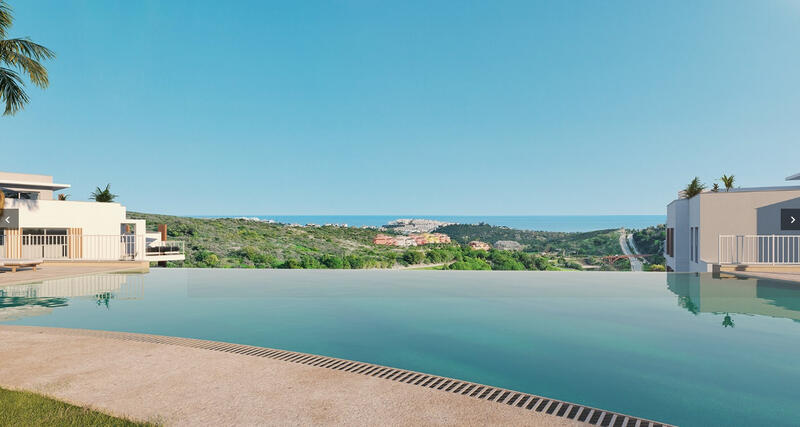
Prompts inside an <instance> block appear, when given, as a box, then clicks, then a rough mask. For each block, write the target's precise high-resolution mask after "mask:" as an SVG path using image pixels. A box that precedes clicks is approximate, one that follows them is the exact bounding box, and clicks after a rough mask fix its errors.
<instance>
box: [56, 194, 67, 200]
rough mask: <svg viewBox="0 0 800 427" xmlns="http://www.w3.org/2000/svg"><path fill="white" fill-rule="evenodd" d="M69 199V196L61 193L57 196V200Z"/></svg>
mask: <svg viewBox="0 0 800 427" xmlns="http://www.w3.org/2000/svg"><path fill="white" fill-rule="evenodd" d="M67 199H69V194H65V193H61V194H59V195H58V200H67Z"/></svg>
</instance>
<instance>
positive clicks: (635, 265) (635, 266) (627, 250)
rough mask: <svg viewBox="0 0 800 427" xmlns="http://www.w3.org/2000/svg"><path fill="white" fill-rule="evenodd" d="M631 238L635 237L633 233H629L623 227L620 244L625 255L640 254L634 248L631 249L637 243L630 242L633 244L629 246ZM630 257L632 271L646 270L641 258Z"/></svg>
mask: <svg viewBox="0 0 800 427" xmlns="http://www.w3.org/2000/svg"><path fill="white" fill-rule="evenodd" d="M629 239H630V240H632V239H633V235H632V234H628V233H627V232H626V231H625V230H624V229H623V230H622V233H620V235H619V246H620V247H621V248H622V253H623V254H625V255H636V254H638V252H636V251H635V250H634V249H631V248H632V247H633V248H635V245H634V244H633V242H630V244H631V246H630V247H629V246H628V240H629ZM629 259H630V260H631V271H644V269H643V268H642V261H641V260H639V258H629Z"/></svg>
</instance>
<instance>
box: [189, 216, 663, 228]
mask: <svg viewBox="0 0 800 427" xmlns="http://www.w3.org/2000/svg"><path fill="white" fill-rule="evenodd" d="M223 217H225V218H239V217H246V218H258V219H261V220H273V221H276V222H280V223H285V224H303V225H305V224H320V225H322V224H347V225H349V226H355V227H361V226H374V227H380V226H382V225H386V224H387V223H388V222H389V221H392V220H395V219H398V218H424V219H435V220H438V221H445V222H456V223H460V224H478V223H481V222H483V223H486V224H491V225H499V226H506V227H510V228H516V229H520V230H536V231H567V232H570V231H592V230H605V229H611V228H621V227H625V228H627V229H641V228H646V227H650V226H652V225H657V224H664V223H665V222H666V220H667V217H666V215H528V216H458V215H225V216H223ZM203 218H210V216H204V217H203ZM215 218H220V217H219V216H216V217H215Z"/></svg>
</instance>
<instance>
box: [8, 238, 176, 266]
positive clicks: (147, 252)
mask: <svg viewBox="0 0 800 427" xmlns="http://www.w3.org/2000/svg"><path fill="white" fill-rule="evenodd" d="M0 258H6V259H30V258H42V259H44V260H45V261H66V260H75V261H180V260H183V259H184V258H185V250H184V242H182V241H156V242H149V243H148V242H147V239H146V238H145V236H144V235H132V234H122V235H86V234H83V235H81V234H78V235H75V234H72V235H35V234H27V235H26V234H23V235H6V236H2V235H0Z"/></svg>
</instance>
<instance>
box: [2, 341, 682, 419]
mask: <svg viewBox="0 0 800 427" xmlns="http://www.w3.org/2000/svg"><path fill="white" fill-rule="evenodd" d="M1 328H3V329H11V330H13V329H22V330H38V331H41V332H40V333H44V332H46V333H55V334H61V335H73V336H90V337H98V338H110V339H117V340H123V341H136V342H145V343H153V344H168V345H176V346H181V347H192V348H200V349H205V350H213V351H221V352H225V353H235V354H241V355H245V356H253V357H264V358H268V359H275V360H281V361H285V362H291V363H299V364H303V365H308V366H315V367H319V368H327V369H336V370H342V371H345V372H350V373H353V374H360V375H367V376H372V377H376V378H383V379H387V380H391V381H397V382H401V383H405V384H413V385H416V386H419V387H428V388H433V389H437V390H442V391H445V392H448V393H454V394H461V395H465V396H470V397H473V398H476V399H481V400H488V401H495V402H496V403H503V404H507V405H510V406H514V407H517V408H520V409H522V410H529V411H536V412H544V413H547V414H551V415H553V416H556V417H563V418H567V419H570V420H575V421H581V422H586V423H589V424H593V425H599V426H603V427H605V426H613V427H670V425H669V424H663V423H657V422H655V421H649V420H646V419H644V418H636V417H631V416H629V415H624V414H618V413H615V412H608V411H603V410H601V409H597V408H591V407H588V406H582V405H578V404H574V403H569V402H563V401H560V400H553V399H547V398H544V397H541V396H535V395H532V394H527V393H521V392H517V391H514V390H505V389H500V388H494V387H489V386H485V385H481V384H475V383H470V382H465V381H461V380H455V379H452V378H446V377H440V376H437V375H428V374H423V373H420V372H413V371H407V370H404V369H396V368H389V367H386V366H380V365H373V364H371V363H363V362H355V361H352V360H344V359H337V358H334V357H326V356H317V355H312V354H305V353H297V352H294V351H286V350H276V349H270V348H264V347H256V346H251V345H242V344H230V343H223V342H218V341H206V340H199V339H193V338H178V337H168V336H162V335H146V334H136V333H129V332H109V331H92V330H87V329H61V328H39V327H31V326H3V327H1Z"/></svg>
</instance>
